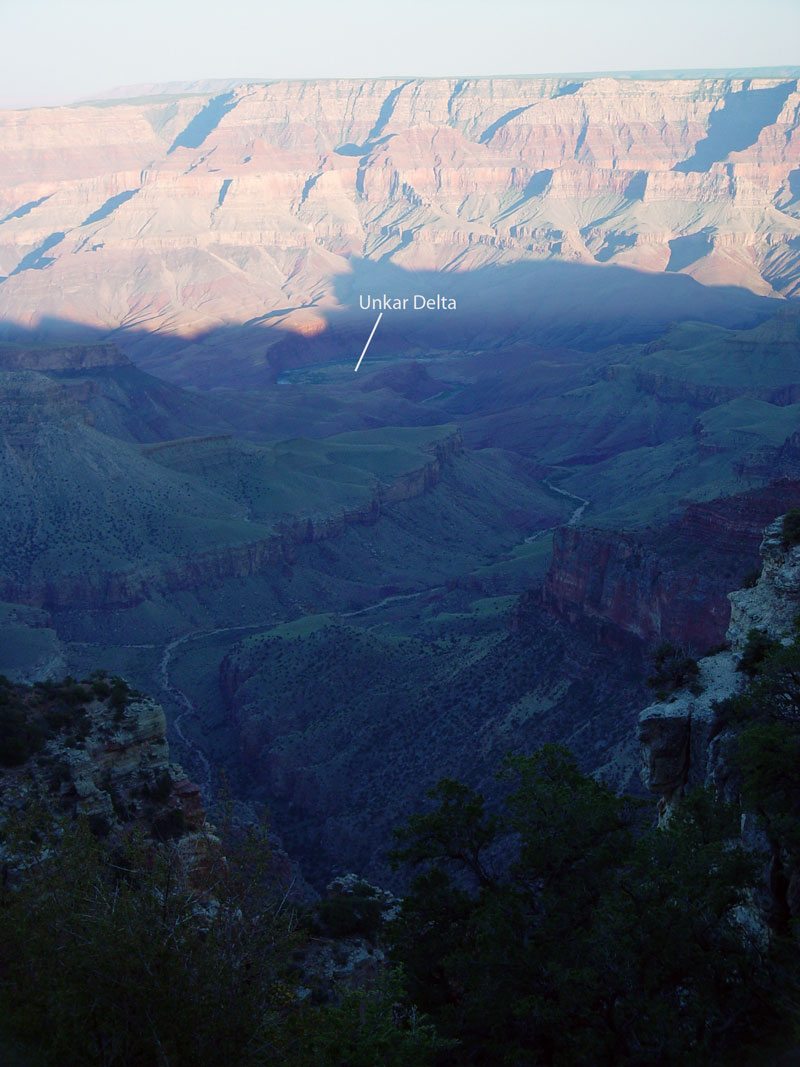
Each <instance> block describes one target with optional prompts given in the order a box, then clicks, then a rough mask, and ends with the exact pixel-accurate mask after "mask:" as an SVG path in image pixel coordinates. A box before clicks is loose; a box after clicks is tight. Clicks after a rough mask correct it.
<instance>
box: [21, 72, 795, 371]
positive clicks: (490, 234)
mask: <svg viewBox="0 0 800 1067" xmlns="http://www.w3.org/2000/svg"><path fill="white" fill-rule="evenodd" d="M799 115H800V93H798V83H797V79H796V78H787V77H786V76H785V75H783V76H779V77H774V78H770V77H763V78H721V77H715V76H710V77H707V78H702V77H699V78H698V77H686V78H675V79H668V80H657V79H651V80H647V79H639V78H630V79H628V78H616V77H589V78H584V77H581V78H574V79H572V78H558V77H547V78H530V79H515V78H501V79H491V78H479V79H468V78H467V79H424V80H420V79H411V80H399V79H381V80H374V81H366V82H356V81H345V80H330V81H316V82H304V81H296V82H272V83H268V84H243V85H239V86H236V87H233V88H228V89H227V90H226V91H221V92H216V93H213V92H212V93H198V94H196V95H191V94H189V95H181V96H175V97H173V98H169V97H166V98H163V97H162V98H152V99H144V100H138V101H124V100H120V101H114V102H109V103H107V104H106V105H104V106H101V105H98V104H83V105H79V106H72V107H63V108H47V109H34V110H30V111H17V112H6V113H4V114H3V115H2V116H0V159H2V163H1V164H0V178H2V181H0V303H1V304H2V308H3V317H4V319H5V320H6V323H7V324H17V325H25V326H31V325H40V326H43V327H44V328H47V321H46V320H48V319H53V320H60V324H59V329H62V330H63V329H64V326H65V323H66V324H76V323H78V324H81V326H85V325H87V324H88V325H90V326H94V327H100V328H102V329H107V328H111V327H114V328H117V327H122V328H126V329H130V328H135V327H137V326H138V327H145V328H146V329H147V330H149V331H153V330H155V331H162V332H164V333H165V334H169V335H170V336H172V337H173V338H174V337H175V336H180V335H184V336H188V335H192V336H196V335H197V334H198V333H201V332H203V331H207V330H210V329H212V328H213V327H218V326H222V325H227V324H230V323H252V322H254V321H257V320H258V321H261V322H262V324H263V325H264V327H265V329H269V328H272V327H277V328H278V329H280V330H283V331H285V330H287V329H288V330H290V331H293V332H294V333H296V334H300V335H304V336H314V335H315V334H317V333H318V332H319V331H320V330H324V329H325V328H326V326H327V325H329V324H330V322H331V321H332V317H333V316H335V315H336V314H337V313H340V312H342V311H346V310H347V309H348V308H353V307H357V304H358V294H357V290H358V289H359V288H360V287H361V285H362V283H363V278H362V277H361V276H359V275H354V274H353V267H352V262H353V260H354V259H359V260H366V261H368V262H373V263H377V262H378V261H383V263H384V266H385V265H386V264H393V265H395V266H396V267H397V268H400V272H404V271H415V272H423V271H434V272H441V271H448V272H452V279H451V280H452V281H453V282H454V283H455V282H456V281H457V279H458V276H459V275H460V276H462V279H461V280H462V281H463V280H464V277H466V275H467V274H469V273H470V272H474V271H476V270H478V269H479V268H485V267H496V266H498V265H502V264H519V263H520V262H522V261H542V260H548V261H551V260H552V261H563V262H564V263H570V264H584V265H591V266H597V265H600V266H603V267H606V268H607V267H609V266H616V267H628V268H634V269H635V270H637V271H648V272H665V273H667V274H671V275H675V274H680V273H683V274H688V275H691V276H692V277H694V278H695V279H696V280H697V281H699V282H701V283H704V284H711V285H713V286H720V285H738V286H743V287H745V288H747V289H750V290H751V291H752V292H753V293H757V294H762V295H769V296H777V295H781V296H791V295H796V294H797V292H798V285H799V284H800V281H799V280H798V279H800V253H799V252H798V247H800V246H798V236H800V206H799V205H798V190H797V182H796V175H797V166H798V162H799V161H800V119H799V117H798V116H799ZM372 277H374V279H375V281H376V284H377V285H378V286H381V279H382V278H383V277H385V275H381V274H380V272H378V273H376V274H374V275H372ZM607 280H608V278H606V281H607ZM532 284H533V280H532V281H531V285H532ZM601 284H605V283H601ZM485 287H486V282H485V281H482V282H481V283H480V288H481V289H485ZM523 288H524V287H523ZM506 289H507V286H506V285H504V284H502V283H501V284H500V285H497V284H495V286H494V288H493V289H492V293H491V296H492V301H493V302H494V303H496V304H497V303H500V304H503V306H504V307H505V311H506V312H507V313H508V314H511V313H512V306H511V303H508V295H507V294H506V295H505V296H504V291H505V290H506ZM528 291H529V292H530V291H531V290H530V285H529V286H528ZM515 292H516V290H515ZM681 292H682V294H683V297H684V298H685V297H686V296H687V294H688V290H687V289H682V290H681ZM469 294H470V291H469V290H468V289H464V296H465V298H466V299H467V300H469V299H473V300H474V301H476V302H477V301H478V298H479V296H480V293H479V292H478V291H476V292H475V293H472V296H471V297H470V295H469ZM428 295H430V294H428ZM517 295H518V294H517ZM515 299H516V297H515ZM504 301H505V303H504ZM512 303H513V301H512ZM533 303H534V304H535V301H534V302H533ZM505 304H508V306H507V307H506V306H505ZM534 311H535V308H534V307H533V305H531V306H530V307H529V308H528V309H527V310H525V311H523V312H521V314H522V315H523V318H524V316H525V315H529V314H533V313H534ZM650 311H651V313H652V311H653V308H651V309H650ZM514 314H516V312H514ZM673 317H675V316H673ZM359 321H360V320H359ZM475 321H476V322H479V317H478V318H476V320H475ZM667 321H668V320H667ZM218 369H219V368H218Z"/></svg>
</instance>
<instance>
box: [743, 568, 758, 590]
mask: <svg viewBox="0 0 800 1067" xmlns="http://www.w3.org/2000/svg"><path fill="white" fill-rule="evenodd" d="M760 577H761V570H760V568H759V567H754V568H753V569H752V570H751V571H748V572H747V574H745V576H744V578H742V582H741V586H742V589H752V588H753V587H754V586H755V585H756V584H757V582H758V579H759V578H760Z"/></svg>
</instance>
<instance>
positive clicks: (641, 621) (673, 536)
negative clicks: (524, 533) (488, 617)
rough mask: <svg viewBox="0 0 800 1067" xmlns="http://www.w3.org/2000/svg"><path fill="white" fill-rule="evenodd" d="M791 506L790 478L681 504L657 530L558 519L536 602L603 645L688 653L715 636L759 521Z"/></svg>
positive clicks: (798, 500)
mask: <svg viewBox="0 0 800 1067" xmlns="http://www.w3.org/2000/svg"><path fill="white" fill-rule="evenodd" d="M797 504H800V482H798V481H791V480H784V481H780V482H776V483H773V484H772V485H771V486H768V487H767V488H765V489H756V490H752V491H750V492H747V493H740V494H737V495H735V496H731V497H722V498H720V499H718V500H712V501H708V502H703V503H693V504H690V505H689V506H688V507H687V508H686V509H685V511H684V513H683V514H682V515H681V516H680V517H679V518H677V519H675V520H674V521H673V522H671V523H670V524H669V526H668V527H667V528H666V529H665V530H660V531H659V530H648V531H642V532H636V533H632V532H629V533H626V532H622V533H620V532H618V531H612V530H598V529H591V528H588V527H569V526H565V527H561V528H560V529H558V530H556V532H555V534H554V538H553V561H552V564H551V566H550V569H549V571H548V573H547V577H546V579H545V584H544V589H543V593H542V596H543V600H544V603H545V606H546V607H547V608H548V609H549V610H550V611H551V612H552V613H553V614H554V615H556V616H557V617H559V618H561V619H563V620H565V621H567V622H569V623H571V624H573V625H578V626H580V627H581V628H582V629H584V630H587V631H589V632H591V633H593V634H595V635H596V636H597V637H598V638H599V640H600V641H601V642H602V643H603V644H604V645H605V646H606V647H611V648H626V649H629V650H634V651H639V652H642V651H644V650H645V648H647V647H652V646H653V645H654V644H657V643H659V642H660V641H670V642H672V643H674V644H677V645H681V646H683V647H685V648H687V649H688V650H690V651H691V652H692V653H694V654H695V655H697V654H702V653H704V652H706V651H708V649H709V648H712V647H714V646H715V645H718V644H719V643H721V642H722V641H723V640H724V638H725V633H726V629H727V627H728V623H729V620H730V606H729V603H728V596H727V593H728V590H729V589H730V588H731V586H732V585H736V584H738V583H739V582H740V581H741V580H742V579H743V578H744V577H745V576H746V574H747V573H748V571H751V570H752V569H753V568H754V566H755V565H756V564H757V561H758V546H759V543H760V541H761V536H762V531H763V528H764V526H765V525H766V524H767V523H768V522H770V521H771V520H772V519H774V517H775V515H776V514H778V513H779V512H781V511H784V510H785V509H786V508H787V507H791V506H794V505H797Z"/></svg>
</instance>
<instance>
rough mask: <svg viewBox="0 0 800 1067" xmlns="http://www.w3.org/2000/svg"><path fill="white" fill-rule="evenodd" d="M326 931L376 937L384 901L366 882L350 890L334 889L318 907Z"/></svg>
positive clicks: (341, 934)
mask: <svg viewBox="0 0 800 1067" xmlns="http://www.w3.org/2000/svg"><path fill="white" fill-rule="evenodd" d="M316 914H317V917H318V920H319V925H320V927H321V930H322V932H323V933H325V934H326V935H328V936H329V937H352V936H363V937H374V936H375V934H376V933H377V931H378V928H379V927H380V925H381V902H380V900H378V899H377V898H376V896H375V890H374V889H373V888H372V887H371V886H369V885H367V883H366V882H362V883H360V884H358V885H356V886H355V887H354V889H353V891H352V892H349V893H331V894H329V895H328V896H327V897H325V898H323V899H322V900H321V901H320V902H319V904H317V907H316Z"/></svg>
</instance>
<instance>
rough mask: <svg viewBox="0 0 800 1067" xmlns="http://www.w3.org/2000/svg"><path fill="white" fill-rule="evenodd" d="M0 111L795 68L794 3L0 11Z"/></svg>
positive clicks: (528, 2) (430, 3) (61, 0)
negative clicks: (293, 87) (169, 88)
mask: <svg viewBox="0 0 800 1067" xmlns="http://www.w3.org/2000/svg"><path fill="white" fill-rule="evenodd" d="M0 34H2V36H0V40H2V53H0V56H1V58H0V107H25V106H33V105H37V104H53V103H61V102H67V101H71V100H75V99H79V98H81V97H87V96H95V95H102V91H103V90H105V89H110V88H111V87H113V86H117V85H127V84H134V83H147V82H164V81H173V80H194V79H200V78H228V77H242V78H246V77H251V78H256V77H258V78H321V77H376V76H380V75H417V76H423V75H429V76H430V75H477V74H520V75H524V74H540V73H548V72H564V73H568V72H572V71H582V72H587V71H596V70H660V69H675V68H698V67H705V68H709V67H710V68H719V67H744V66H747V67H761V66H776V65H784V66H787V65H800V0H547V2H545V0H398V2H397V3H388V4H387V3H382V2H381V0H373V2H370V3H368V2H365V0H338V2H336V0H307V2H306V3H302V2H297V0H295V2H292V0H284V2H283V3H274V2H272V0H214V2H210V0H136V3H132V2H130V0H0Z"/></svg>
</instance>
